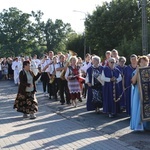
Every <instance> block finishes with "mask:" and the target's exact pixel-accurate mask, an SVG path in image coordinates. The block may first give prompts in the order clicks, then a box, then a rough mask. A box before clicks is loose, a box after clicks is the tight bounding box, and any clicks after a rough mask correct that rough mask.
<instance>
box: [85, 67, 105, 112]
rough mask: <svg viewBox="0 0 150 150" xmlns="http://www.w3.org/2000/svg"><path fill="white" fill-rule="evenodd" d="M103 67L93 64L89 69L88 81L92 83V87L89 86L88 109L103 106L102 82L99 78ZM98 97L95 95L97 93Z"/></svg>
mask: <svg viewBox="0 0 150 150" xmlns="http://www.w3.org/2000/svg"><path fill="white" fill-rule="evenodd" d="M102 70H103V67H102V66H98V67H94V66H91V67H90V68H88V70H87V76H86V83H91V85H92V86H91V87H89V86H88V93H87V103H86V108H87V111H92V110H96V109H97V108H101V107H102V84H101V83H100V82H99V81H98V80H97V77H98V76H99V75H100V74H101V73H102ZM95 94H96V95H97V97H95V96H96V95H95Z"/></svg>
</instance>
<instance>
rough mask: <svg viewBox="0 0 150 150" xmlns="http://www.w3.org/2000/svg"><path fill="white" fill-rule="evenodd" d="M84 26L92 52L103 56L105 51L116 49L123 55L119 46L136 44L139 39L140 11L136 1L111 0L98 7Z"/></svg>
mask: <svg viewBox="0 0 150 150" xmlns="http://www.w3.org/2000/svg"><path fill="white" fill-rule="evenodd" d="M85 25H86V37H87V42H88V43H90V47H91V48H92V50H95V51H99V53H100V55H104V54H105V51H106V50H112V49H113V48H115V49H116V48H117V47H118V48H120V49H118V50H119V53H122V55H124V54H123V51H124V50H123V49H121V48H122V47H121V44H122V43H124V42H126V44H127V43H132V41H134V42H136V41H137V39H138V37H139V36H140V37H141V11H139V9H138V7H137V1H136V0H113V1H112V2H110V3H107V2H105V3H104V4H103V6H98V7H97V8H96V10H95V11H94V12H93V14H92V15H89V16H88V18H87V19H86V22H85ZM140 46H141V45H140Z"/></svg>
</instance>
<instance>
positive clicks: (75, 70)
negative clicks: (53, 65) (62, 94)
mask: <svg viewBox="0 0 150 150" xmlns="http://www.w3.org/2000/svg"><path fill="white" fill-rule="evenodd" d="M79 68H80V67H79V66H75V67H72V66H68V68H67V70H66V74H65V78H66V79H67V78H68V76H71V79H70V80H67V81H68V88H69V92H70V97H71V100H75V99H80V92H81V88H80V83H79V76H80V72H79Z"/></svg>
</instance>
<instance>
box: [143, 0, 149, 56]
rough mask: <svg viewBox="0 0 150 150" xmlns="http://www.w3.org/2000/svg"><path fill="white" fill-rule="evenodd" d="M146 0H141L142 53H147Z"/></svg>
mask: <svg viewBox="0 0 150 150" xmlns="http://www.w3.org/2000/svg"><path fill="white" fill-rule="evenodd" d="M146 5H147V0H142V52H143V55H147V54H148V33H147V31H148V30H147V13H146Z"/></svg>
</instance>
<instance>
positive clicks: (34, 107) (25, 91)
mask: <svg viewBox="0 0 150 150" xmlns="http://www.w3.org/2000/svg"><path fill="white" fill-rule="evenodd" d="M40 75H41V74H40V73H38V74H37V75H36V76H35V75H34V73H33V72H32V71H26V70H24V69H23V70H22V71H21V72H20V74H19V79H20V85H19V88H18V94H17V97H16V99H15V103H14V109H16V110H17V111H18V112H22V113H24V114H34V113H36V112H37V111H38V102H37V99H36V97H35V92H36V86H35V81H36V80H37V79H38V78H39V77H40ZM31 84H33V85H34V86H33V87H30V85H31Z"/></svg>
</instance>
